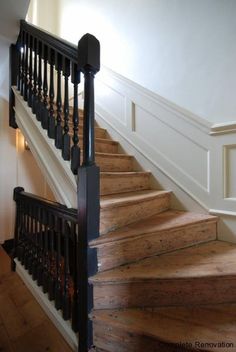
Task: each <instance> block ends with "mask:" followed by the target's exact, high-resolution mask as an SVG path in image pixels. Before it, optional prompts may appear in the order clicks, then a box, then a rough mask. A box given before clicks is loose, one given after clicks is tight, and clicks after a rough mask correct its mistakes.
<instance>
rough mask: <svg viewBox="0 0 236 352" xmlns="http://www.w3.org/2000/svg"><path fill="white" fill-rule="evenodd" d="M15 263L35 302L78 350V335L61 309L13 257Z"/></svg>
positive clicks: (74, 348) (71, 345) (75, 349)
mask: <svg viewBox="0 0 236 352" xmlns="http://www.w3.org/2000/svg"><path fill="white" fill-rule="evenodd" d="M14 261H15V263H16V272H17V274H18V275H19V276H20V278H21V279H22V281H23V282H24V283H25V285H26V286H27V287H28V289H29V290H30V292H31V293H32V294H33V296H34V297H35V299H36V300H37V302H38V303H39V304H40V306H41V307H42V308H43V310H44V311H45V313H46V314H47V316H48V317H49V319H50V320H51V321H52V322H53V324H54V325H55V327H56V328H57V329H58V331H59V332H60V333H61V335H62V336H63V337H64V339H65V340H66V341H67V343H68V344H69V345H70V347H71V348H72V349H73V351H78V336H77V334H75V333H74V332H73V330H72V329H71V325H70V324H71V323H70V322H69V321H67V322H66V321H65V320H64V319H63V318H62V313H61V311H57V310H56V308H55V307H54V301H52V302H50V301H49V299H48V295H47V294H46V293H43V290H42V288H41V287H39V286H38V285H37V284H36V283H35V282H34V281H33V280H32V277H31V276H30V275H29V274H28V272H27V271H26V270H25V269H24V267H23V266H22V265H21V263H20V262H19V260H18V259H14Z"/></svg>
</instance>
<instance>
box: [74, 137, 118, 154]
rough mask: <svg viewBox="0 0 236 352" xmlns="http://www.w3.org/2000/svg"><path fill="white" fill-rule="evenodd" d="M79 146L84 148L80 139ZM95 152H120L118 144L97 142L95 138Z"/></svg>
mask: <svg viewBox="0 0 236 352" xmlns="http://www.w3.org/2000/svg"><path fill="white" fill-rule="evenodd" d="M79 146H80V148H81V149H82V148H83V141H82V140H81V139H80V142H79ZM95 152H97V153H114V154H117V153H118V145H117V144H113V143H104V142H100V141H99V142H97V141H96V140H95Z"/></svg>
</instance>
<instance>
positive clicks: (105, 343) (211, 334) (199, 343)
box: [92, 304, 236, 352]
mask: <svg viewBox="0 0 236 352" xmlns="http://www.w3.org/2000/svg"><path fill="white" fill-rule="evenodd" d="M92 316H93V321H94V323H95V324H94V338H95V343H96V345H97V346H98V347H100V348H103V349H106V348H107V349H108V351H111V352H117V351H119V352H143V351H144V349H142V348H144V347H145V346H146V348H145V350H146V351H152V352H157V351H158V352H161V351H163V352H166V351H167V352H169V351H173V348H174V346H173V345H172V346H171V345H169V344H175V351H176V352H177V351H182V349H181V347H182V348H183V347H184V346H185V347H188V349H187V350H188V351H193V350H195V351H199V350H200V351H225V352H226V351H233V352H235V351H236V304H223V305H218V306H217V307H216V306H215V305H209V306H199V307H170V308H160V309H157V310H156V311H155V312H148V311H142V310H134V309H133V310H131V309H130V310H124V311H120V310H114V311H112V310H105V311H103V310H101V311H94V313H93V315H92ZM120 336H123V338H122V339H121V338H120ZM160 343H163V345H162V349H160ZM149 348H152V349H149ZM184 350H185V349H184Z"/></svg>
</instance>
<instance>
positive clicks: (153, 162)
mask: <svg viewBox="0 0 236 352" xmlns="http://www.w3.org/2000/svg"><path fill="white" fill-rule="evenodd" d="M97 109H98V110H97V112H96V120H97V121H98V122H100V123H102V124H103V123H104V122H105V124H106V126H105V127H106V129H108V130H109V131H111V129H114V127H113V125H112V124H111V123H110V122H109V121H107V119H104V118H103V116H102V115H101V114H100V112H99V108H98V107H97ZM108 126H109V127H108ZM114 131H115V133H117V134H119V135H120V136H121V137H122V138H123V139H124V140H126V142H127V143H129V144H130V145H131V146H132V147H133V148H135V149H136V150H137V151H138V152H139V153H140V154H141V155H142V156H143V157H144V158H146V159H147V160H148V161H149V162H150V163H151V164H152V165H153V166H154V167H156V168H158V169H159V170H161V172H162V173H163V174H164V175H166V176H167V177H168V178H169V179H170V180H171V181H172V182H173V183H175V184H176V185H177V186H178V187H180V189H181V190H182V191H184V192H185V191H186V190H185V187H184V185H183V184H181V183H178V182H177V181H176V179H175V178H174V177H173V175H171V174H170V173H169V172H168V171H166V170H164V169H163V168H162V167H161V166H160V165H159V164H158V163H157V162H156V161H155V160H153V159H152V158H151V157H150V156H149V155H147V154H145V153H144V152H143V150H142V149H141V148H139V147H138V146H137V145H135V143H133V142H132V141H130V140H129V139H128V138H127V137H126V136H125V134H124V133H122V132H121V131H119V130H117V129H114ZM119 140H120V139H119ZM188 196H189V197H190V198H192V199H193V200H194V201H196V202H197V203H198V204H199V205H200V207H202V208H203V209H205V210H206V211H208V207H207V205H206V204H204V203H203V202H201V200H200V199H198V197H197V196H195V195H194V194H193V193H191V192H188Z"/></svg>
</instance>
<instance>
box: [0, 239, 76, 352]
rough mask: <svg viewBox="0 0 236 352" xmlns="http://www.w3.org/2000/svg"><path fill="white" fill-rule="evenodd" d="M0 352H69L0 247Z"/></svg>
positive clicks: (68, 348)
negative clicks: (12, 269) (11, 268)
mask: <svg viewBox="0 0 236 352" xmlns="http://www.w3.org/2000/svg"><path fill="white" fill-rule="evenodd" d="M0 351H1V352H31V351H32V352H43V351H48V352H71V351H72V350H71V348H70V347H69V346H68V344H67V343H66V342H65V340H64V339H63V337H62V336H61V335H60V334H59V332H58V331H57V329H56V328H55V327H54V325H53V324H52V323H51V321H50V320H49V319H48V317H47V316H46V314H45V313H44V311H43V310H42V309H41V307H40V306H39V304H38V303H37V301H36V300H35V299H34V297H33V296H32V294H31V293H30V292H29V290H28V289H27V288H26V286H25V285H24V283H23V282H22V281H21V279H20V278H19V276H18V275H17V274H16V273H13V272H11V270H10V259H9V257H8V256H7V254H6V253H5V251H4V250H3V248H2V247H1V246H0Z"/></svg>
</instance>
